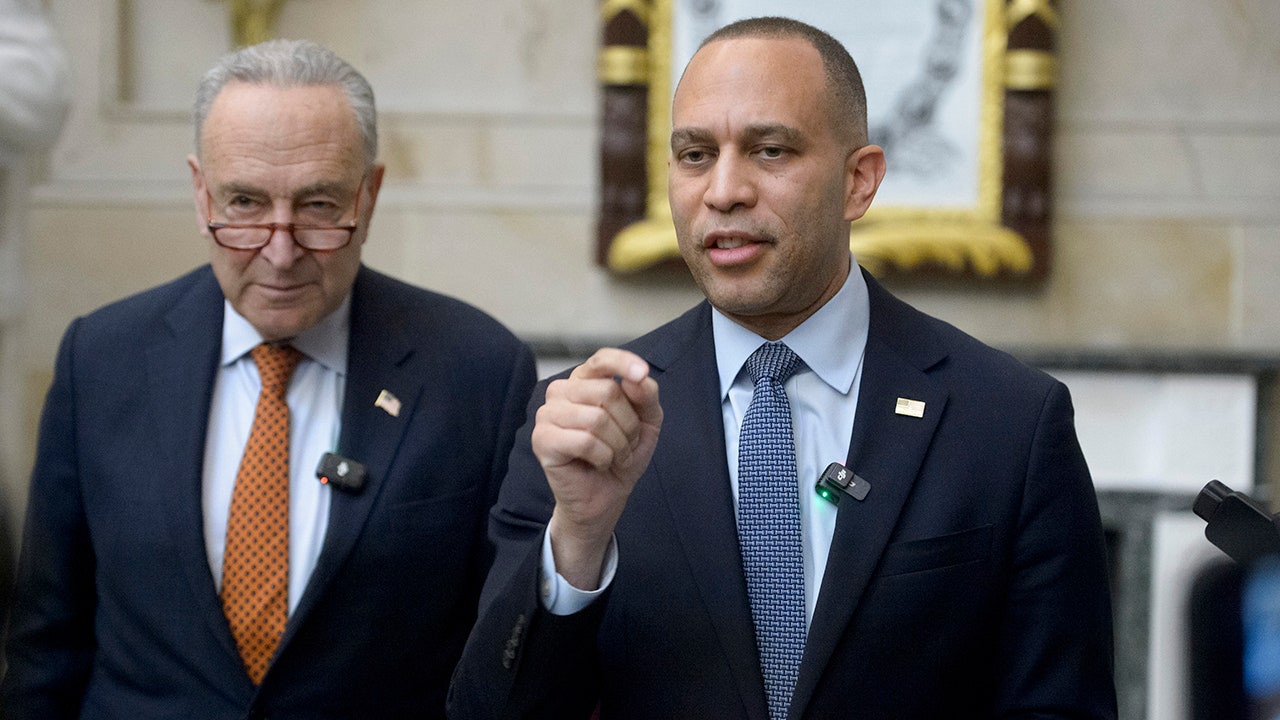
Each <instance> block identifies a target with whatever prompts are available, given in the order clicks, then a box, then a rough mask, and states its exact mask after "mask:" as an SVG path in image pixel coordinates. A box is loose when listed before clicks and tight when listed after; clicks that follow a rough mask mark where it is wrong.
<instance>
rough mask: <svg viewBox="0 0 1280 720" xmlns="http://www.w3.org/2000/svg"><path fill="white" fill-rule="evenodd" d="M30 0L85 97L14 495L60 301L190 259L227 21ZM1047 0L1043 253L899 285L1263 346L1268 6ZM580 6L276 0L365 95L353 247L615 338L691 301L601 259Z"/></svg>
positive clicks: (151, 277) (576, 332)
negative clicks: (364, 237) (1030, 280)
mask: <svg viewBox="0 0 1280 720" xmlns="http://www.w3.org/2000/svg"><path fill="white" fill-rule="evenodd" d="M46 4H47V6H48V7H49V8H50V10H51V13H52V15H53V17H54V20H55V23H56V24H57V26H58V28H59V30H60V32H61V33H62V36H63V38H64V40H65V41H66V44H67V47H68V49H69V52H70V54H71V57H72V62H73V64H74V66H75V88H76V92H75V97H76V101H75V106H74V108H73V111H72V116H71V118H70V121H69V123H68V127H67V129H66V131H65V132H64V135H63V138H62V140H61V141H60V143H59V144H58V146H57V147H56V148H55V149H54V150H53V152H52V153H51V154H50V155H49V157H48V158H47V162H46V163H45V167H44V169H43V172H41V173H40V174H39V179H40V181H39V182H38V183H37V185H36V187H35V188H34V200H33V203H34V205H33V207H32V212H31V216H30V232H29V236H28V240H27V243H26V245H25V248H24V249H23V253H22V254H21V258H20V262H21V268H20V270H19V273H20V276H21V277H22V278H23V279H24V280H25V288H26V297H25V303H24V304H23V306H22V307H23V311H22V317H21V319H20V320H21V321H20V322H16V323H14V324H12V325H10V326H9V327H8V328H7V329H6V331H5V336H4V338H3V340H4V347H5V348H6V352H5V353H4V354H3V355H0V363H3V367H0V376H2V377H4V378H6V383H7V385H8V387H7V388H6V390H7V391H6V393H4V394H3V395H2V396H0V400H2V406H0V414H2V415H3V417H4V418H7V420H6V421H5V422H3V423H0V428H4V427H8V428H14V427H16V428H19V429H20V430H19V432H20V434H21V438H20V440H19V442H16V443H13V442H10V444H11V445H15V446H17V447H18V448H19V450H18V451H16V452H14V453H12V455H13V456H14V458H13V459H12V460H11V461H10V463H9V464H10V465H11V466H12V467H8V468H0V470H2V471H3V474H4V476H5V477H6V479H7V484H9V485H10V486H11V487H10V488H9V490H10V495H11V497H12V498H13V502H14V503H15V504H21V501H22V498H23V496H24V491H23V489H22V485H23V481H21V480H18V478H23V477H25V474H26V471H27V467H28V466H29V462H30V448H31V447H32V444H33V442H34V427H35V419H36V416H37V414H38V411H39V404H40V401H41V397H42V394H43V392H44V388H45V387H46V386H47V383H48V380H49V372H50V367H51V365H52V360H53V356H54V353H55V351H56V347H57V342H58V339H59V337H60V335H61V333H62V331H63V329H64V328H65V327H66V325H67V323H68V322H69V321H70V320H71V319H72V318H73V317H75V316H76V315H78V314H81V313H84V312H88V311H90V310H92V309H93V308H95V307H97V306H99V305H101V304H103V303H105V302H108V301H110V300H112V299H115V298H118V297H121V296H123V295H126V294H128V293H131V292H134V291H137V290H140V289H143V288H145V287H148V286H150V285H153V284H155V283H157V282H160V281H162V280H165V279H167V278H170V277H173V276H175V275H177V274H179V273H181V272H183V271H185V270H186V269H188V268H190V267H193V266H194V265H196V264H198V263H200V262H202V261H203V258H204V256H205V252H206V251H205V248H204V245H203V240H202V239H201V238H200V237H199V236H198V234H197V232H196V225H195V216H194V211H193V208H192V202H191V194H190V181H189V176H188V171H187V168H186V166H185V157H186V155H187V153H188V152H190V149H191V130H190V128H189V123H188V118H187V112H188V106H189V102H190V94H191V92H192V89H193V87H194V84H195V82H196V79H197V77H198V75H199V73H200V72H201V70H202V69H203V68H205V67H207V66H208V65H209V64H210V63H211V62H212V61H213V60H214V59H215V58H216V57H217V55H218V54H220V53H221V52H222V51H223V50H224V49H225V48H226V47H228V45H229V31H228V27H227V21H226V13H227V8H226V3H224V2H220V1H217V0H91V1H90V2H85V1H84V0H48V2H47V3H46ZM1059 16H1060V19H1061V25H1060V27H1059V29H1058V36H1059V39H1060V45H1061V47H1060V59H1061V75H1060V84H1059V87H1058V93H1057V111H1058V125H1057V136H1056V142H1055V147H1054V154H1055V157H1054V161H1055V172H1056V174H1055V178H1054V183H1055V186H1056V189H1057V195H1056V219H1055V221H1054V225H1053V233H1054V236H1055V249H1056V256H1055V259H1054V269H1053V272H1052V275H1051V276H1050V277H1049V278H1048V280H1047V281H1046V282H1044V283H1043V285H1042V286H1039V287H1036V288H1010V287H992V286H984V285H981V284H979V285H973V284H956V283H949V282H947V283H922V282H918V281H895V282H893V283H892V284H893V286H894V288H895V289H896V290H897V291H898V292H899V293H900V294H902V295H903V296H904V297H906V298H907V299H908V300H910V301H911V302H913V303H915V304H917V305H918V306H919V307H921V308H922V309H924V310H926V311H928V312H931V313H933V314H935V315H938V316H940V317H943V318H945V319H947V320H950V321H951V322H953V323H955V324H957V325H959V326H960V327H962V328H964V329H966V330H968V331H970V332H972V333H974V334H975V335H977V336H978V337H980V338H982V339H984V340H986V341H988V342H990V343H993V344H995V345H998V346H1004V347H1013V348H1035V349H1039V350H1049V351H1055V350H1061V351H1065V352H1101V353H1113V354H1126V353H1143V352H1150V351H1155V352H1159V353H1165V354H1174V355H1177V354H1180V353H1205V352H1210V353H1226V354H1235V353H1243V354H1246V355H1251V356H1262V357H1280V319H1277V314H1276V309H1277V308H1280V282H1276V278H1277V277H1278V276H1280V4H1278V3H1275V2H1274V1H1273V0H1232V1H1231V2H1225V3H1200V2H1196V0H1164V1H1163V2H1157V0H1072V1H1070V2H1061V3H1059ZM598 23H599V12H598V5H597V3H596V2H594V0H473V2H468V3H450V2H431V1H427V0H290V1H289V2H288V3H286V5H285V9H284V11H283V15H282V17H281V19H280V28H281V31H282V34H286V35H297V36H306V37H311V38H313V39H316V40H318V41H320V42H322V43H325V44H327V45H330V46H331V47H333V48H334V49H335V50H337V51H338V52H339V53H341V54H343V55H344V56H345V57H347V58H348V59H350V60H352V61H353V62H354V63H355V64H356V65H357V66H359V67H361V68H362V69H363V70H365V72H366V74H367V75H368V76H369V77H370V79H371V80H372V82H373V83H374V86H375V88H376V90H377V91H378V93H379V103H380V109H381V110H382V115H381V130H382V156H383V159H384V160H385V161H386V162H387V164H388V166H389V170H388V181H387V183H386V184H385V185H384V189H383V192H382V195H381V197H380V199H379V207H378V213H377V216H376V219H375V222H374V228H373V234H372V238H371V241H370V244H369V245H368V246H367V250H366V259H367V261H368V263H369V264H371V265H373V266H374V267H377V268H380V269H383V270H386V271H389V272H391V273H393V274H395V275H398V276H400V277H403V278H405V279H408V280H410V281H413V282H416V283H419V284H422V285H425V286H428V287H432V288H435V289H439V290H442V291H444V292H447V293H450V294H453V295H456V296H459V297H462V298H464V299H466V300H468V301H470V302H472V303H474V304H476V305H479V306H480V307H482V308H484V309H486V310H488V311H489V312H491V313H492V314H494V315H496V316H497V317H499V318H500V319H502V320H503V321H505V322H506V323H507V324H508V325H510V326H511V327H512V328H513V329H514V330H515V331H517V332H518V333H520V334H521V335H523V336H525V337H527V338H530V339H534V340H539V339H541V340H547V339H550V340H556V341H566V342H569V343H573V342H575V341H577V342H590V341H592V340H594V339H597V338H624V337H628V336H631V335H634V334H638V333H640V332H642V331H644V330H647V329H649V328H651V327H653V326H655V325H657V324H658V323H660V322H662V321H664V320H666V319H668V318H670V317H673V316H674V315H676V314H678V313H679V312H680V311H682V310H683V309H684V308H685V307H687V306H688V305H690V304H692V303H693V302H694V301H695V300H697V299H698V298H699V297H700V295H699V294H698V292H697V291H696V289H695V288H694V287H693V286H692V284H691V283H690V282H689V281H688V280H687V279H686V278H685V277H683V276H681V275H679V274H670V273H668V274H659V275H645V276H638V277H616V276H612V275H610V274H609V273H607V272H605V271H603V270H601V269H600V268H598V267H597V266H596V265H595V264H594V261H593V252H594V251H593V248H594V234H595V217H594V213H595V206H596V202H597V201H596V193H597V168H596V162H597V160H596V157H597V146H598V137H599V136H598V130H597V117H598V102H599V101H598V93H597V88H596V79H595V62H596V49H597V42H598V35H599V27H598ZM11 379H16V382H18V383H20V384H21V387H20V388H19V389H18V390H17V391H13V388H12V382H15V380H11ZM1263 431H1264V435H1263V437H1264V440H1266V441H1268V442H1270V441H1271V438H1270V437H1269V436H1268V435H1266V434H1265V431H1266V428H1263ZM1272 454H1273V455H1274V454H1280V453H1274V452H1273V453H1272Z"/></svg>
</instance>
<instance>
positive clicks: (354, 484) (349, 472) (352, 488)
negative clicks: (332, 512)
mask: <svg viewBox="0 0 1280 720" xmlns="http://www.w3.org/2000/svg"><path fill="white" fill-rule="evenodd" d="M366 477H368V471H366V470H365V467H364V465H362V464H360V463H358V462H356V461H355V460H348V459H347V458H344V457H342V456H341V455H339V454H337V453H325V454H324V455H323V456H322V457H321V458H320V464H319V465H317V466H316V478H317V479H318V480H320V483H321V484H322V485H332V486H334V487H335V488H337V489H339V490H342V491H344V492H349V493H358V492H360V491H361V490H363V489H364V481H365V478H366Z"/></svg>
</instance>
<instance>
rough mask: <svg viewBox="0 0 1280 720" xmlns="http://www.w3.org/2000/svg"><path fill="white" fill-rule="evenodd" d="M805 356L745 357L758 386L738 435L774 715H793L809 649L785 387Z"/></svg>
mask: <svg viewBox="0 0 1280 720" xmlns="http://www.w3.org/2000/svg"><path fill="white" fill-rule="evenodd" d="M799 362H800V358H799V357H798V356H797V355H796V354H795V353H794V352H792V350H791V348H789V347H787V346H786V345H784V344H782V343H765V344H764V345H761V346H760V347H759V348H757V349H756V351H755V352H754V353H752V354H751V357H749V358H747V362H746V364H745V365H744V367H745V368H746V370H747V373H748V374H750V375H751V378H752V379H753V380H754V381H755V392H754V393H753V394H752V396H751V405H750V406H748V407H747V414H746V415H745V416H744V417H743V418H742V430H741V433H740V434H739V436H738V539H739V541H740V542H741V543H742V568H743V571H744V572H745V574H746V576H747V594H748V596H750V599H751V616H752V619H753V620H754V621H755V626H756V643H757V645H758V647H759V649H760V668H761V670H762V671H763V673H764V687H765V694H766V696H767V697H768V699H769V717H770V719H771V720H783V719H784V718H786V717H787V709H788V708H789V707H790V705H791V693H792V691H793V690H795V686H796V678H797V677H799V675H800V659H801V657H802V656H803V655H804V642H805V620H804V560H803V556H802V554H801V546H800V543H801V541H800V498H799V495H798V494H799V483H798V481H797V478H796V446H795V440H794V439H793V438H792V436H791V406H790V405H789V404H788V403H787V393H786V391H785V389H784V388H783V383H785V382H786V381H787V378H789V377H791V375H792V373H794V372H795V370H796V366H797V365H798V364H799Z"/></svg>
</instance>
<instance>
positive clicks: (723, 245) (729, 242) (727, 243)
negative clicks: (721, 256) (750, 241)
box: [716, 237, 747, 250]
mask: <svg viewBox="0 0 1280 720" xmlns="http://www.w3.org/2000/svg"><path fill="white" fill-rule="evenodd" d="M746 244H747V241H746V240H743V239H742V238H738V237H731V238H720V239H718V240H716V247H718V248H720V249H721V250H732V249H734V248H740V247H742V246H743V245H746Z"/></svg>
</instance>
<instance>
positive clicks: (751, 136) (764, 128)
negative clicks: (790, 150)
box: [742, 123, 804, 144]
mask: <svg viewBox="0 0 1280 720" xmlns="http://www.w3.org/2000/svg"><path fill="white" fill-rule="evenodd" d="M742 135H743V137H744V138H746V139H747V140H748V141H752V142H759V141H760V140H766V139H769V138H776V139H778V140H782V141H784V142H786V143H788V144H797V143H800V142H801V141H802V140H803V139H804V133H802V132H800V131H799V130H797V129H796V128H794V127H791V126H790V125H783V124H782V123H764V124H761V125H748V126H747V127H746V129H744V130H743V131H742Z"/></svg>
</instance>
